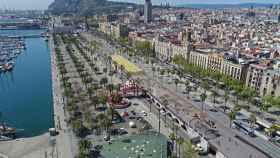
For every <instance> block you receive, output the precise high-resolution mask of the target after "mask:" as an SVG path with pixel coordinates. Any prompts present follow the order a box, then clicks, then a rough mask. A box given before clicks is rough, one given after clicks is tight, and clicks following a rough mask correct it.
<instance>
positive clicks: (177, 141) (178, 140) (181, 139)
mask: <svg viewBox="0 0 280 158" xmlns="http://www.w3.org/2000/svg"><path fill="white" fill-rule="evenodd" d="M183 143H184V139H183V138H182V137H179V138H177V139H176V144H178V148H179V151H178V154H179V158H180V157H181V145H182V144H183Z"/></svg>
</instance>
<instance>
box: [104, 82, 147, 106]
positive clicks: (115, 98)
mask: <svg viewBox="0 0 280 158" xmlns="http://www.w3.org/2000/svg"><path fill="white" fill-rule="evenodd" d="M142 94H143V89H142V88H141V87H139V86H138V85H137V84H136V83H135V81H134V80H128V81H126V83H125V84H123V85H122V86H121V87H120V91H119V92H117V93H113V94H111V95H110V96H109V98H108V101H109V103H110V104H111V105H112V106H113V107H114V108H116V109H122V108H127V107H128V106H129V102H128V99H126V98H127V97H136V96H141V95H142Z"/></svg>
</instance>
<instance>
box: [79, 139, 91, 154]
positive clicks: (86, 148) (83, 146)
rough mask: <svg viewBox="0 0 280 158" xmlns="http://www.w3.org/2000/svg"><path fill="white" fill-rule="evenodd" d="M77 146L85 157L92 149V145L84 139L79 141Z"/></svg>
mask: <svg viewBox="0 0 280 158" xmlns="http://www.w3.org/2000/svg"><path fill="white" fill-rule="evenodd" d="M78 146H79V151H80V153H84V154H85V155H88V154H89V152H90V149H91V147H92V143H91V142H90V141H88V140H86V139H82V140H80V141H79V144H78Z"/></svg>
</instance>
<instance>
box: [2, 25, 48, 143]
mask: <svg viewBox="0 0 280 158" xmlns="http://www.w3.org/2000/svg"><path fill="white" fill-rule="evenodd" d="M29 35H32V36H33V37H30V36H29ZM47 38H48V35H47V34H46V33H45V30H0V100H1V102H0V112H1V114H2V118H1V119H0V122H1V123H0V141H3V140H10V139H13V138H21V137H33V136H38V135H41V134H44V133H46V132H47V131H48V129H49V128H51V127H52V126H53V117H52V111H53V108H52V94H51V92H52V90H51V72H50V52H49V49H48V45H47V42H46V41H47ZM15 98H16V99H15Z"/></svg>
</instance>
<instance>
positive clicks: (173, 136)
mask: <svg viewBox="0 0 280 158" xmlns="http://www.w3.org/2000/svg"><path fill="white" fill-rule="evenodd" d="M176 138H177V136H176V134H175V133H174V132H172V133H170V134H169V139H170V140H171V142H172V152H173V151H174V146H175V141H176Z"/></svg>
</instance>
